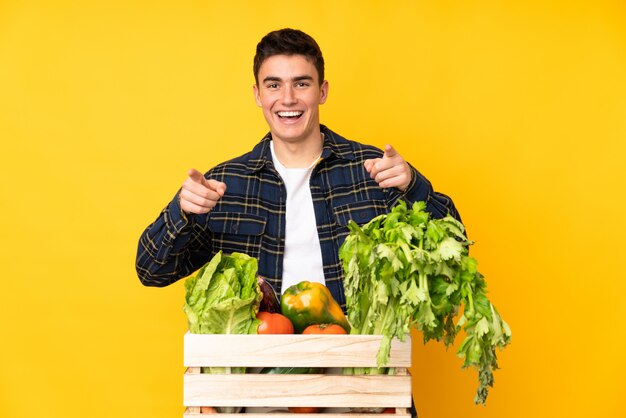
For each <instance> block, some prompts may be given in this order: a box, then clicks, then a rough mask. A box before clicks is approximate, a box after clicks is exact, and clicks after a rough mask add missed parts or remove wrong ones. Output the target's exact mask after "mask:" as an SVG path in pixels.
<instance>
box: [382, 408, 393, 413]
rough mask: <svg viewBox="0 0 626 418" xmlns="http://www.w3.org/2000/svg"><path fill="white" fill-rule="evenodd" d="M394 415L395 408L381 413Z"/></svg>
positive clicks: (386, 409)
mask: <svg viewBox="0 0 626 418" xmlns="http://www.w3.org/2000/svg"><path fill="white" fill-rule="evenodd" d="M395 413H396V408H385V410H384V411H383V414H395Z"/></svg>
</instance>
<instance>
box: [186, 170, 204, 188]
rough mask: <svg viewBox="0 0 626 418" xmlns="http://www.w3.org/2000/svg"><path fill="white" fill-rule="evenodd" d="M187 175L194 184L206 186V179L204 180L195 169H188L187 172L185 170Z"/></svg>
mask: <svg viewBox="0 0 626 418" xmlns="http://www.w3.org/2000/svg"><path fill="white" fill-rule="evenodd" d="M187 175H188V176H189V178H190V179H191V180H193V181H194V182H195V183H198V184H202V185H203V186H208V182H207V180H206V178H204V175H203V174H202V173H201V172H199V171H198V170H196V169H195V168H190V169H189V170H187Z"/></svg>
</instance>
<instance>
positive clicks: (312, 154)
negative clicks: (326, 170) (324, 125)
mask: <svg viewBox="0 0 626 418" xmlns="http://www.w3.org/2000/svg"><path fill="white" fill-rule="evenodd" d="M273 142H274V152H275V153H276V157H277V158H278V160H279V161H280V163H281V164H282V165H284V166H285V167H287V168H306V167H309V166H310V165H311V164H313V162H315V161H316V160H317V159H318V158H319V157H320V155H321V154H322V147H323V145H324V140H323V137H322V134H321V133H319V134H318V136H317V139H312V140H310V141H306V142H297V143H292V142H285V141H283V140H281V139H278V138H273Z"/></svg>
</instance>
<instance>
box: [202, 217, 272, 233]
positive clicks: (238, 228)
mask: <svg viewBox="0 0 626 418" xmlns="http://www.w3.org/2000/svg"><path fill="white" fill-rule="evenodd" d="M266 222H267V220H266V218H264V217H263V216H258V215H252V214H248V213H232V212H212V213H211V214H210V218H209V230H210V231H211V232H212V233H214V234H233V235H262V234H263V232H265V224H266Z"/></svg>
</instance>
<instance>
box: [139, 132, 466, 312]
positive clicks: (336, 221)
mask: <svg viewBox="0 0 626 418" xmlns="http://www.w3.org/2000/svg"><path fill="white" fill-rule="evenodd" d="M321 130H322V132H323V133H324V145H323V151H322V155H321V159H320V161H319V162H318V164H317V165H316V166H315V167H314V169H313V172H312V174H311V180H310V186H311V194H312V197H313V206H314V210H315V218H316V220H317V232H318V235H319V240H320V245H321V249H322V260H323V263H324V278H325V280H326V286H328V288H329V289H330V291H331V293H332V294H333V296H334V297H335V299H336V300H337V302H339V304H340V305H341V306H342V307H344V308H345V296H344V291H343V282H342V280H343V270H342V265H341V261H340V260H339V254H338V252H339V247H340V246H341V244H342V243H343V241H344V239H345V237H346V235H347V234H348V229H347V224H348V221H349V220H350V219H352V220H354V221H356V222H357V223H358V224H364V223H366V222H368V221H369V220H371V219H372V218H374V217H375V216H377V215H380V214H384V213H387V212H388V211H389V210H390V209H391V208H392V207H393V206H394V204H395V203H396V202H397V201H398V200H399V199H403V200H405V201H406V202H407V203H408V204H412V203H413V202H415V201H420V200H423V201H425V202H426V205H427V210H428V211H429V212H430V213H431V214H432V215H433V216H434V217H437V218H441V217H444V216H446V215H447V214H448V213H449V214H451V215H452V216H454V217H456V218H457V219H460V218H459V214H458V213H457V211H456V208H455V207H454V203H453V202H452V200H451V199H450V198H449V197H447V196H445V195H443V194H440V193H437V192H434V191H433V188H432V186H431V184H430V182H429V181H428V180H427V179H426V178H425V177H424V176H422V175H421V174H420V173H419V172H418V171H417V170H415V168H413V167H411V171H412V173H413V176H412V180H411V183H410V184H409V187H408V188H407V190H406V191H405V192H400V190H398V189H396V188H389V189H383V188H381V187H380V186H379V185H378V184H377V183H376V182H375V181H374V180H373V179H372V178H370V176H369V174H368V173H367V171H366V170H365V168H364V167H363V162H364V161H365V160H367V159H369V158H380V157H382V155H383V152H382V151H381V150H380V149H377V148H375V147H372V146H368V145H363V144H360V143H358V142H354V141H349V140H347V139H345V138H343V137H341V136H340V135H338V134H336V133H334V132H332V131H331V130H330V129H328V128H327V127H325V126H324V125H321ZM270 140H271V135H270V134H269V133H268V134H267V135H266V136H265V137H264V138H263V139H262V140H261V142H260V143H258V144H257V145H256V146H255V147H254V149H252V151H251V152H249V153H247V154H245V155H243V156H241V157H238V158H235V159H233V160H230V161H227V162H224V163H222V164H219V165H217V166H216V167H214V168H213V169H211V170H210V171H208V172H207V173H206V174H205V177H206V178H208V179H215V180H218V181H221V182H224V183H226V186H227V189H226V193H225V194H224V196H223V197H222V198H221V199H220V200H219V201H218V202H217V205H216V206H215V207H214V208H213V209H212V210H211V212H209V213H208V214H204V215H196V214H185V213H184V212H183V211H182V210H181V208H180V204H179V199H178V194H177V195H176V196H175V197H174V199H173V200H172V201H171V202H170V203H169V205H168V206H167V207H166V208H165V209H163V211H162V212H161V214H160V215H159V217H158V218H157V219H156V221H155V222H154V223H152V224H151V225H149V226H148V228H147V229H146V230H145V231H144V233H143V234H142V235H141V238H140V240H139V248H138V251H137V263H136V268H137V273H138V275H139V278H140V280H141V282H142V283H143V284H144V285H146V286H167V285H169V284H171V283H173V282H175V281H177V280H179V279H181V278H183V277H186V276H188V275H190V274H191V273H193V272H194V271H196V270H197V269H199V268H200V267H202V266H203V265H204V264H205V263H206V262H208V261H209V260H210V259H211V258H212V257H213V256H214V255H215V254H216V253H217V252H218V251H220V250H221V251H223V252H224V253H226V254H228V253H232V252H241V253H245V254H248V255H250V256H252V257H255V258H257V259H258V263H259V270H258V274H260V275H261V276H264V277H266V278H267V279H268V281H269V282H270V283H271V284H272V285H273V286H274V288H275V289H281V277H282V270H283V254H284V250H285V248H284V244H285V201H286V191H285V187H284V185H283V182H282V180H281V178H280V175H279V174H278V173H277V171H276V169H275V168H274V165H273V162H272V155H271V151H270ZM302 279H303V280H306V279H309V278H307V277H303V278H302Z"/></svg>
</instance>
